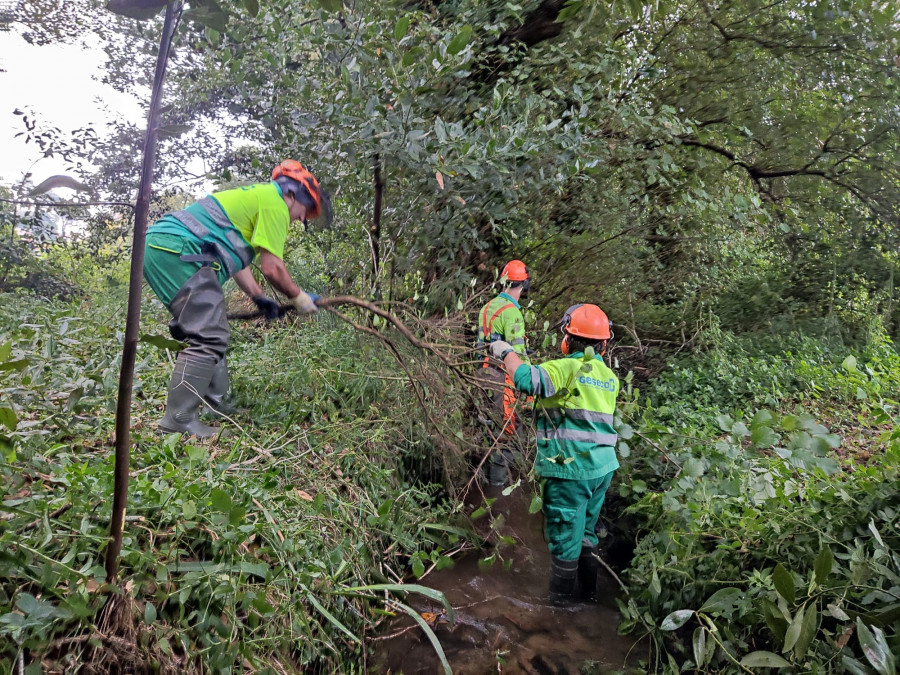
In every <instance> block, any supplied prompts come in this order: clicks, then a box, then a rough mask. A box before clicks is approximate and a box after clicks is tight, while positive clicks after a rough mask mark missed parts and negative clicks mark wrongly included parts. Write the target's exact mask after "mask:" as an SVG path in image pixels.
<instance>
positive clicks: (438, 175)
mask: <svg viewBox="0 0 900 675" xmlns="http://www.w3.org/2000/svg"><path fill="white" fill-rule="evenodd" d="M434 179H435V180H436V181H437V184H438V185H439V186H440V188H441V190H443V189H444V174H442V173H441V172H440V171H435V172H434Z"/></svg>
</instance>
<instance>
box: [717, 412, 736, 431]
mask: <svg viewBox="0 0 900 675" xmlns="http://www.w3.org/2000/svg"><path fill="white" fill-rule="evenodd" d="M716 423H717V424H718V425H719V428H720V429H721V430H722V431H731V427H733V426H734V420H733V419H731V418H730V417H729V416H728V415H718V416H717V417H716Z"/></svg>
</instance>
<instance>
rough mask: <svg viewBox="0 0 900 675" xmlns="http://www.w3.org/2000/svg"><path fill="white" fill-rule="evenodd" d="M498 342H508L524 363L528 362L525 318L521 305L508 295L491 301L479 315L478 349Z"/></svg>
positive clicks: (499, 296)
mask: <svg viewBox="0 0 900 675" xmlns="http://www.w3.org/2000/svg"><path fill="white" fill-rule="evenodd" d="M497 340H503V341H504V342H508V343H509V344H510V345H512V348H513V350H515V352H516V353H517V354H518V355H519V356H520V357H522V360H523V361H528V356H527V350H526V344H525V318H524V317H523V316H522V310H521V309H520V308H519V303H518V302H516V301H515V300H513V299H512V298H511V297H510V296H508V295H507V294H506V293H501V294H500V295H498V296H497V297H496V298H494V299H493V300H491V301H490V302H489V303H487V304H486V305H485V306H484V307H482V308H481V312H480V313H479V314H478V347H480V348H483V347H485V346H486V345H488V344H490V343H491V342H496V341H497Z"/></svg>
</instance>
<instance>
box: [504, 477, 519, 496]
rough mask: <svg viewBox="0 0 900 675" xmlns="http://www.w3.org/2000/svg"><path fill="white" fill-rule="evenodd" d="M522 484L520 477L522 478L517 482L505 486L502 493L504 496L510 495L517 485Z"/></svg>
mask: <svg viewBox="0 0 900 675" xmlns="http://www.w3.org/2000/svg"><path fill="white" fill-rule="evenodd" d="M521 484H522V479H521V478H520V479H518V480H517V481H516V482H515V483H513V484H512V485H508V486H506V487H505V488H503V492H502V493H501V494H502V495H503V496H504V497H509V496H510V495H511V494H512V493H513V491H514V490H515V489H516V488H517V487H519V486H520V485H521Z"/></svg>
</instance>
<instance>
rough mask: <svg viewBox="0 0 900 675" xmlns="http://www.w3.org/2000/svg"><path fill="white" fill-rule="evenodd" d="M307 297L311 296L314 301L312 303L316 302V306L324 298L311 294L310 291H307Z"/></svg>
mask: <svg viewBox="0 0 900 675" xmlns="http://www.w3.org/2000/svg"><path fill="white" fill-rule="evenodd" d="M307 295H309V297H310V298H311V299H312V301H313V302H315V303H316V304H318V302H319V300H321V299H322V296H321V295H319V294H318V293H310V292H309V291H307Z"/></svg>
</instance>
